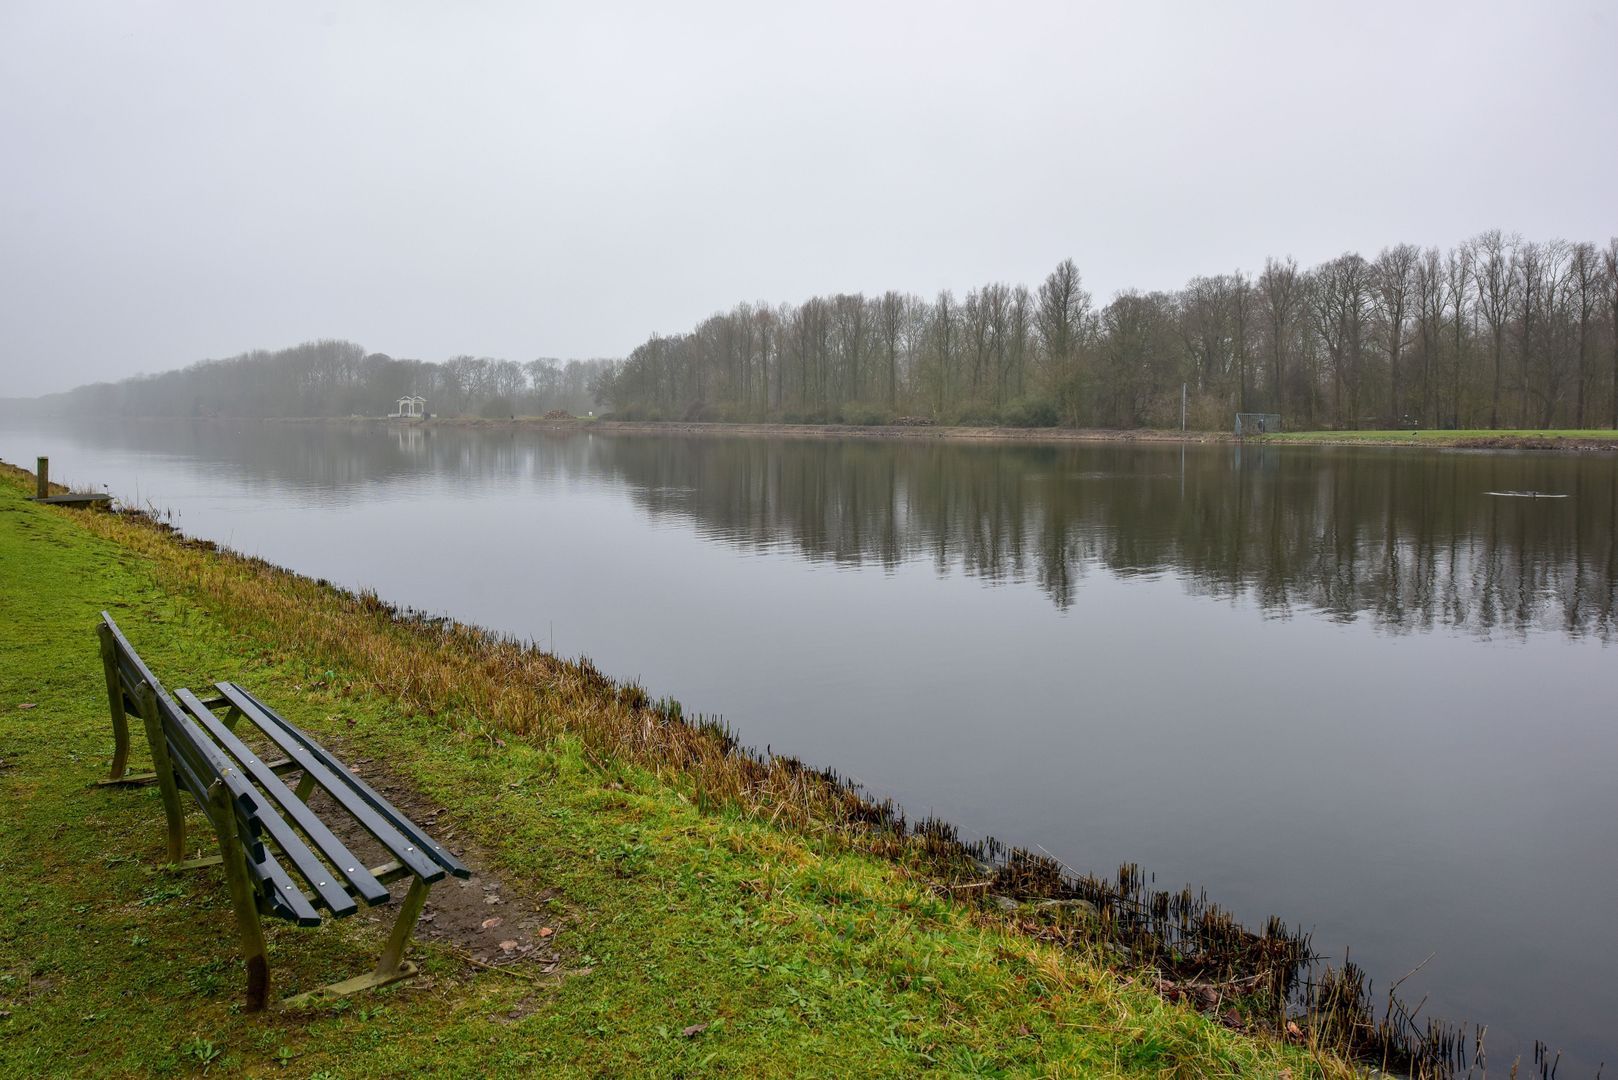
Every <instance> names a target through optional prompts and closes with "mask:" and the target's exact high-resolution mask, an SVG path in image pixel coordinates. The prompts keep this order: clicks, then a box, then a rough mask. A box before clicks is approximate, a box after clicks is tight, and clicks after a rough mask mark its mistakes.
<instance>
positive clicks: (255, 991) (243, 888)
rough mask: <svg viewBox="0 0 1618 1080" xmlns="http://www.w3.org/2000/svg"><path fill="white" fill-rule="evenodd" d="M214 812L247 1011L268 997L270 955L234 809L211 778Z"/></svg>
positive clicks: (260, 1006)
mask: <svg viewBox="0 0 1618 1080" xmlns="http://www.w3.org/2000/svg"><path fill="white" fill-rule="evenodd" d="M208 801H209V802H211V803H213V809H214V816H215V817H216V818H217V819H218V820H219V821H221V822H223V823H224V824H223V828H222V829H221V831H220V833H219V859H220V862H221V863H223V864H224V868H225V882H226V884H227V885H229V886H230V906H231V907H232V908H233V909H234V910H235V912H236V930H237V933H238V934H239V935H240V937H241V944H242V962H243V963H244V964H245V965H246V966H247V1002H246V1009H247V1011H248V1012H259V1011H261V1010H262V1009H263V1008H264V1005H265V1003H266V1002H268V1001H269V998H270V958H269V950H268V949H267V948H266V947H265V945H264V927H263V925H262V924H261V923H260V922H259V919H258V901H257V900H256V899H255V898H254V896H253V884H252V882H251V881H249V880H248V878H247V856H246V854H245V853H244V852H243V851H242V845H241V841H240V840H239V839H238V837H237V834H236V813H235V809H234V808H233V807H232V806H231V805H230V796H229V795H228V794H226V792H225V785H224V784H222V783H220V782H219V781H217V780H216V781H214V783H213V785H212V786H211V787H210V788H209V789H208Z"/></svg>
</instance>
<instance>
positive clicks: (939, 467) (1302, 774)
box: [0, 422, 1618, 1077]
mask: <svg viewBox="0 0 1618 1080" xmlns="http://www.w3.org/2000/svg"><path fill="white" fill-rule="evenodd" d="M37 454H48V455H50V457H51V460H52V472H53V476H54V477H55V478H57V479H61V480H66V481H72V482H80V483H85V484H89V485H93V486H96V487H101V486H103V485H104V486H106V487H107V488H109V489H110V490H111V491H113V492H114V493H115V494H117V495H118V496H119V497H120V498H122V499H124V500H125V501H126V502H131V503H138V504H140V505H150V506H152V507H155V508H159V509H167V510H172V511H173V512H174V515H175V522H176V524H178V525H179V526H180V527H181V528H183V529H185V530H186V531H187V532H189V533H191V534H192V535H196V536H202V537H208V538H210V539H214V540H218V541H221V542H223V543H226V544H229V545H231V546H232V547H235V548H237V549H239V550H241V551H244V552H247V553H250V554H255V555H262V556H264V557H265V558H267V559H270V560H272V561H274V562H277V563H280V564H282V565H285V566H288V567H291V568H293V569H296V570H299V571H302V572H304V573H307V574H310V575H314V576H319V577H326V578H330V579H332V580H334V581H337V582H339V583H342V584H345V585H349V586H356V587H357V586H365V587H369V588H374V589H376V590H377V592H379V593H380V594H381V596H382V597H383V598H384V599H387V600H390V601H393V602H396V603H399V604H402V605H409V606H412V607H416V608H422V609H426V610H429V611H434V612H443V613H448V614H451V615H453V616H455V617H456V618H459V619H462V620H465V621H469V622H476V623H480V624H483V625H485V626H489V627H493V628H496V629H499V630H503V631H510V632H514V633H516V634H519V635H522V636H524V637H527V638H531V639H533V640H535V641H537V642H539V643H541V644H549V643H551V642H554V647H555V648H556V650H557V651H559V652H562V653H566V654H569V655H573V654H581V653H582V654H585V655H587V656H589V657H591V658H592V659H594V660H595V661H596V662H597V663H598V664H599V665H600V666H601V667H602V669H603V670H605V671H607V672H609V673H610V674H613V675H615V676H618V677H624V678H631V677H638V678H639V679H640V680H641V681H642V682H643V683H644V684H645V685H646V687H647V688H648V690H650V691H651V692H652V693H653V694H670V695H673V696H675V697H677V698H679V699H680V700H682V701H683V702H684V703H685V704H686V706H687V708H688V710H691V711H701V712H706V713H718V714H722V715H723V716H724V717H725V718H726V719H727V720H728V721H729V722H730V723H731V724H732V725H733V726H734V727H735V728H736V729H737V730H738V731H739V732H740V734H741V736H742V738H743V741H745V742H748V743H750V744H752V745H755V746H760V747H762V746H765V745H768V746H770V747H773V748H774V749H775V750H776V751H778V752H783V753H790V754H794V755H797V756H799V757H801V758H803V759H805V760H806V761H809V762H811V763H815V764H821V765H831V766H834V767H836V768H837V769H839V770H840V771H841V772H843V773H844V774H846V775H850V776H853V777H854V778H856V779H858V780H859V781H861V782H862V783H864V784H865V785H867V786H868V787H869V788H870V789H872V790H873V791H874V792H876V793H878V794H882V795H891V796H893V797H894V798H896V799H897V800H898V801H899V802H900V803H901V804H903V805H904V806H905V807H906V808H907V809H908V810H909V811H911V812H912V813H913V814H923V813H933V814H937V815H938V816H940V817H943V818H945V819H948V820H951V821H954V822H955V823H957V824H958V825H959V826H960V827H961V829H962V832H963V833H964V834H968V835H984V834H992V835H995V836H997V837H999V838H1001V839H1002V840H1005V841H1007V842H1011V843H1016V844H1021V845H1023V846H1026V847H1030V848H1033V849H1035V850H1038V849H1044V850H1046V851H1049V852H1050V853H1051V854H1053V855H1055V856H1056V857H1058V858H1060V859H1062V860H1063V861H1064V862H1066V863H1068V864H1070V865H1071V866H1073V867H1075V868H1077V869H1080V870H1083V871H1093V872H1099V873H1103V874H1106V873H1110V872H1111V871H1112V870H1113V869H1114V868H1116V866H1117V865H1118V864H1119V863H1121V862H1124V861H1137V862H1139V863H1140V864H1141V865H1142V866H1143V867H1144V868H1145V869H1146V870H1147V871H1148V872H1150V873H1152V874H1155V876H1156V880H1157V881H1158V882H1159V883H1160V884H1164V885H1169V886H1174V887H1178V886H1179V885H1180V884H1184V883H1191V884H1194V885H1196V886H1199V887H1206V888H1207V890H1208V891H1209V893H1210V895H1212V896H1213V897H1214V898H1215V899H1217V900H1220V901H1221V902H1223V903H1224V904H1226V905H1227V906H1229V907H1231V908H1233V909H1234V910H1235V911H1236V912H1237V913H1238V915H1240V916H1242V917H1243V918H1244V919H1247V920H1250V921H1254V922H1257V921H1260V920H1262V919H1263V917H1264V916H1266V915H1269V914H1271V913H1274V914H1278V915H1280V916H1282V917H1283V918H1284V919H1286V920H1287V921H1289V922H1291V923H1294V924H1301V925H1303V926H1304V927H1306V928H1311V929H1312V930H1313V932H1314V940H1315V944H1316V946H1317V947H1318V948H1319V949H1321V950H1322V951H1324V952H1326V953H1328V954H1336V955H1337V956H1339V957H1341V955H1342V951H1343V949H1344V948H1345V947H1346V946H1352V956H1353V958H1354V959H1355V961H1356V962H1358V963H1360V964H1361V965H1362V966H1364V967H1365V968H1366V969H1367V970H1369V971H1370V972H1371V973H1372V975H1373V977H1374V978H1375V980H1376V985H1377V990H1378V992H1379V993H1380V992H1381V991H1382V990H1384V989H1385V988H1386V986H1387V985H1388V983H1389V981H1390V980H1391V979H1393V978H1397V977H1398V976H1400V975H1403V974H1404V973H1405V972H1407V971H1409V970H1410V969H1412V968H1415V967H1417V966H1418V965H1420V964H1422V962H1423V960H1426V965H1425V967H1423V968H1422V970H1421V971H1420V973H1418V974H1417V975H1415V976H1413V977H1411V979H1410V980H1409V981H1408V982H1407V983H1406V984H1405V989H1406V990H1409V991H1410V995H1409V996H1410V999H1411V1000H1412V1001H1415V1000H1418V999H1420V998H1421V997H1422V996H1423V995H1427V996H1428V1001H1427V1004H1426V1005H1425V1007H1424V1010H1423V1015H1437V1016H1442V1017H1446V1018H1450V1019H1457V1020H1469V1021H1475V1022H1480V1023H1486V1024H1488V1025H1489V1037H1488V1044H1487V1045H1488V1047H1489V1048H1490V1050H1491V1053H1490V1060H1491V1066H1492V1068H1494V1069H1496V1070H1497V1071H1498V1073H1499V1075H1505V1073H1506V1071H1507V1069H1506V1067H1505V1066H1507V1065H1509V1060H1510V1057H1511V1056H1513V1055H1515V1054H1516V1053H1519V1052H1520V1053H1522V1054H1523V1056H1524V1060H1525V1064H1526V1062H1527V1060H1528V1058H1529V1054H1530V1050H1531V1040H1532V1039H1533V1038H1535V1037H1539V1038H1542V1039H1544V1040H1545V1041H1546V1042H1548V1043H1550V1044H1551V1045H1552V1046H1553V1047H1560V1048H1562V1049H1565V1050H1566V1051H1568V1055H1567V1057H1566V1058H1564V1061H1563V1066H1562V1072H1561V1074H1560V1075H1562V1076H1563V1077H1567V1076H1570V1075H1573V1076H1578V1075H1585V1076H1588V1075H1590V1074H1591V1073H1593V1071H1594V1068H1595V1065H1596V1063H1597V1062H1599V1061H1601V1060H1603V1059H1605V1060H1607V1061H1609V1062H1613V1063H1614V1064H1618V929H1615V926H1614V920H1613V917H1612V916H1613V910H1614V907H1615V904H1618V775H1615V766H1618V646H1615V642H1618V459H1615V458H1614V457H1613V456H1611V455H1606V456H1589V457H1563V456H1551V455H1534V454H1520V453H1519V454H1513V453H1473V452H1438V451H1410V450H1400V449H1390V448H1355V449H1332V448H1310V447H1266V448H1254V447H1238V446H1231V445H1216V446H1192V447H1185V448H1182V447H1179V446H1170V445H1150V444H1148V445H1095V446H1072V447H1030V446H969V445H959V444H956V445H934V444H928V443H920V442H903V443H889V442H876V441H821V440H801V441H793V440H782V441H764V440H750V439H724V438H686V437H657V436H649V435H646V436H604V435H596V434H573V435H568V436H558V435H551V434H545V433H540V432H534V431H512V430H486V431H480V430H459V429H448V428H440V429H424V428H419V427H418V428H406V429H386V428H383V427H380V426H379V427H371V428H359V427H356V428H348V427H343V426H321V425H294V424H277V423H266V424H258V423H228V422H202V423H176V424H154V423H141V424H84V425H54V426H19V425H16V424H14V423H11V424H7V425H6V426H5V427H4V429H0V458H4V459H5V460H8V461H12V462H23V463H31V462H32V460H33V458H34V456H35V455H37ZM1516 490H1536V491H1540V492H1546V493H1555V494H1562V495H1566V496H1567V498H1562V499H1527V498H1510V497H1502V496H1497V495H1490V494H1488V493H1489V492H1505V491H1516ZM86 641H87V642H88V641H89V638H88V637H87V638H86ZM86 647H87V648H88V645H87V646H86ZM86 656H87V657H89V656H90V653H88V652H87V653H86ZM88 662H89V661H88V660H87V663H88ZM86 671H87V672H88V671H89V668H87V669H86ZM1429 956H1430V959H1429Z"/></svg>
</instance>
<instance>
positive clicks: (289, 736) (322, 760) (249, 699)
mask: <svg viewBox="0 0 1618 1080" xmlns="http://www.w3.org/2000/svg"><path fill="white" fill-rule="evenodd" d="M215 685H217V686H218V688H219V690H220V693H221V694H223V695H224V697H225V698H226V699H227V700H229V701H230V703H231V704H232V705H234V706H236V708H238V709H240V710H241V713H242V715H243V716H245V717H246V718H247V719H248V720H250V721H252V723H253V724H254V725H255V726H256V727H258V729H259V730H260V731H262V732H264V734H265V735H266V736H267V737H268V738H269V739H270V741H271V742H273V743H275V744H276V745H277V746H279V747H280V748H281V751H282V752H283V753H284V754H286V756H287V757H289V758H291V759H292V760H293V761H296V762H297V763H298V765H299V766H300V767H302V768H303V769H304V771H305V773H306V775H309V776H312V777H313V778H314V781H315V783H317V784H319V785H320V786H321V787H323V788H325V789H326V792H327V794H329V795H330V796H331V797H332V799H333V800H335V801H336V802H337V803H338V805H340V806H342V807H343V809H345V810H347V811H348V812H349V813H350V814H353V815H354V817H355V819H356V820H358V821H359V823H360V824H361V825H363V826H364V827H365V828H366V829H367V830H368V831H369V832H370V833H371V835H372V836H375V837H376V839H377V841H378V842H379V843H380V844H381V845H382V846H383V847H385V848H387V849H388V852H389V853H390V854H391V855H393V857H394V858H396V859H398V860H399V861H400V862H401V863H403V864H404V865H406V866H408V867H409V868H410V870H411V872H412V873H414V874H415V875H416V876H417V877H419V878H421V879H422V880H423V881H426V882H428V883H431V882H435V881H439V880H442V879H443V877H444V868H443V867H442V866H440V865H439V864H438V862H437V861H436V860H434V859H433V857H432V855H431V852H430V849H428V848H427V847H426V845H423V844H422V843H421V842H420V841H419V840H415V839H413V838H410V837H407V836H405V835H402V834H401V832H400V830H398V829H397V828H395V827H394V824H393V823H392V822H391V821H390V820H388V819H387V818H386V817H384V816H382V815H381V814H379V813H377V812H376V811H375V810H374V809H373V808H372V807H371V806H370V805H369V804H368V803H366V802H364V801H363V800H361V799H360V798H359V797H358V796H357V795H356V793H355V792H354V790H353V788H352V787H351V786H350V785H349V783H347V781H349V780H351V779H352V774H350V773H349V771H348V769H347V767H346V766H344V765H343V764H342V763H341V762H338V761H337V760H336V759H335V758H333V757H332V756H331V755H330V754H328V753H326V752H325V751H320V752H318V753H316V752H315V751H313V750H311V749H310V744H311V742H312V740H310V739H309V738H308V736H304V735H303V733H302V732H299V731H298V730H297V729H296V728H293V727H292V725H290V724H288V723H286V721H284V720H281V718H280V717H279V716H276V715H275V714H274V713H273V712H272V711H271V710H270V709H269V708H267V707H266V706H264V705H263V704H262V703H260V702H259V701H258V699H257V698H254V697H253V696H252V695H251V694H248V693H247V691H245V690H243V689H242V688H241V687H239V686H237V685H236V684H235V683H217V684H215ZM300 736H301V737H300ZM394 813H395V814H397V813H398V811H394Z"/></svg>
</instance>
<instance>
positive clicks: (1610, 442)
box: [220, 416, 1618, 454]
mask: <svg viewBox="0 0 1618 1080" xmlns="http://www.w3.org/2000/svg"><path fill="white" fill-rule="evenodd" d="M220 419H224V418H220ZM267 419H268V420H270V421H271V422H279V423H320V424H353V425H365V426H375V425H383V426H394V425H401V424H405V425H409V426H411V427H427V428H436V427H445V428H473V429H485V430H499V429H505V428H522V429H528V430H538V431H548V432H556V433H572V432H585V431H588V432H594V433H598V434H603V435H681V436H698V437H726V436H732V437H739V438H753V439H864V440H871V441H879V442H880V441H908V442H961V443H979V444H990V443H1003V444H1023V445H1034V446H1041V445H1043V446H1062V445H1072V444H1075V443H1111V444H1127V443H1153V444H1163V445H1186V444H1195V445H1209V444H1218V443H1230V444H1236V445H1243V444H1246V445H1269V446H1284V445H1294V446H1350V447H1365V446H1382V447H1402V448H1421V449H1435V450H1533V451H1539V452H1548V453H1568V454H1586V453H1598V454H1599V453H1618V431H1615V432H1612V433H1610V434H1608V433H1601V434H1594V435H1592V434H1589V433H1587V432H1578V433H1568V432H1561V431H1557V430H1555V429H1546V430H1543V431H1535V432H1526V431H1520V430H1518V431H1509V430H1502V431H1499V432H1490V431H1486V430H1470V431H1420V432H1394V431H1305V432H1287V433H1285V434H1276V435H1261V436H1251V437H1248V438H1245V439H1244V438H1240V437H1238V436H1236V435H1234V434H1232V433H1231V432H1226V431H1185V432H1181V431H1163V430H1160V429H1155V428H1139V429H1123V428H1060V427H1058V428H1048V427H1047V428H1017V427H966V426H956V425H932V424H914V425H911V424H879V425H864V424H788V423H780V422H768V423H765V422H748V423H724V422H714V421H684V420H590V419H582V418H581V419H574V420H549V419H545V418H543V417H529V416H518V417H512V418H510V419H504V420H501V419H489V418H485V417H475V416H448V417H437V416H435V417H430V418H428V419H425V420H397V419H391V418H386V417H310V418H298V417H278V418H267Z"/></svg>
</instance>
